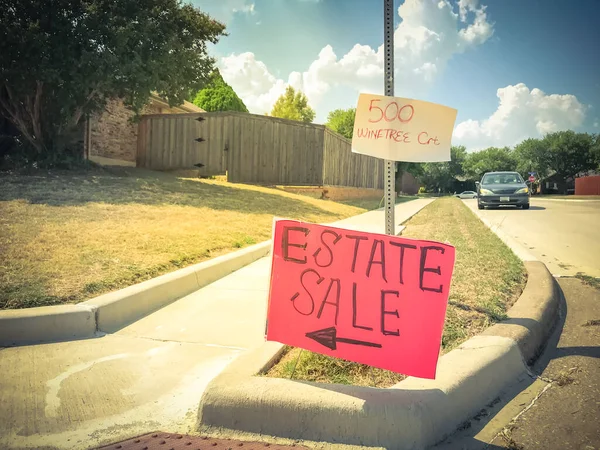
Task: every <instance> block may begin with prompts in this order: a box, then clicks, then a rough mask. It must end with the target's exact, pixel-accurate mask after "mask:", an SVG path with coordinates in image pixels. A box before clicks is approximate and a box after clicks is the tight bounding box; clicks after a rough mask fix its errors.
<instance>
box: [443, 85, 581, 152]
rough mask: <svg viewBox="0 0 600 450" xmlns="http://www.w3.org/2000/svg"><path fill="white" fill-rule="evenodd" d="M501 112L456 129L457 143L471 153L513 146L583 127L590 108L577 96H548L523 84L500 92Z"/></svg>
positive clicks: (455, 140)
mask: <svg viewBox="0 0 600 450" xmlns="http://www.w3.org/2000/svg"><path fill="white" fill-rule="evenodd" d="M497 96H498V98H499V100H500V103H499V105H498V109H497V110H496V111H495V112H494V113H493V114H492V115H491V116H490V117H488V118H487V119H485V120H482V121H478V120H465V121H464V122H461V123H459V124H458V125H457V126H456V128H455V129H454V137H453V140H452V141H453V143H454V144H463V145H465V146H466V147H467V149H468V150H469V151H472V150H480V149H482V148H487V147H492V146H505V145H508V146H512V145H515V144H517V143H519V142H520V141H522V140H523V139H526V138H528V137H541V136H543V135H544V134H545V133H551V132H554V131H559V130H564V129H574V128H577V127H579V126H581V125H582V124H583V121H584V119H585V114H586V110H587V107H586V105H584V104H582V103H580V102H579V100H578V99H577V97H575V96H574V95H558V94H551V95H547V94H545V93H544V92H542V91H541V90H540V89H537V88H534V89H531V90H529V88H528V87H527V86H525V84H523V83H519V84H517V85H514V86H512V85H511V86H506V87H504V88H500V89H498V91H497Z"/></svg>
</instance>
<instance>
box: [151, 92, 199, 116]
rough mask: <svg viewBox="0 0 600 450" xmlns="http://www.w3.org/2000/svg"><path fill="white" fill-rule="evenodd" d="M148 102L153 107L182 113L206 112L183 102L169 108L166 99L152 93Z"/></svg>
mask: <svg viewBox="0 0 600 450" xmlns="http://www.w3.org/2000/svg"><path fill="white" fill-rule="evenodd" d="M150 102H151V103H154V104H155V105H158V106H161V107H163V108H171V109H175V110H179V111H181V112H184V113H195V112H206V111H204V110H203V109H202V108H199V107H197V106H196V105H194V104H193V103H190V102H188V101H185V100H184V101H183V103H182V104H181V105H178V106H169V102H168V101H167V100H166V99H164V98H162V97H161V96H159V95H158V93H156V92H152V93H151V94H150Z"/></svg>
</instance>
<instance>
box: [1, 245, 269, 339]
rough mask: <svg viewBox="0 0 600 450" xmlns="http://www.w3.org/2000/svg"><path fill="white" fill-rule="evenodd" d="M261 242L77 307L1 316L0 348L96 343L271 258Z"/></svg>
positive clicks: (34, 309) (12, 312)
mask: <svg viewBox="0 0 600 450" xmlns="http://www.w3.org/2000/svg"><path fill="white" fill-rule="evenodd" d="M270 250H271V241H270V240H269V241H266V242H261V243H260V244H256V245H253V246H250V247H247V248H244V249H241V250H238V251H235V252H232V253H228V254H225V255H222V256H218V257H216V258H214V259H211V260H208V261H204V262H201V263H198V264H195V265H193V266H190V267H186V268H184V269H180V270H176V271H175V272H171V273H167V274H165V275H161V276H159V277H157V278H153V279H151V280H148V281H144V282H142V283H139V284H136V285H134V286H129V287H127V288H125V289H121V290H118V291H115V292H110V293H108V294H104V295H101V296H99V297H96V298H93V299H91V300H87V301H85V302H82V303H78V304H76V305H59V306H44V307H38V308H28V309H17V310H5V311H0V345H2V346H10V345H20V344H31V343H40V342H51V341H58V340H68V339H81V338H86V337H92V336H94V335H95V334H96V333H97V332H105V333H112V332H114V331H117V330H119V329H120V328H122V327H124V326H125V325H127V324H129V323H131V322H133V321H135V320H137V319H139V318H140V317H142V316H145V315H147V314H149V313H151V312H153V311H156V310H157V309H160V308H162V307H163V306H165V305H167V304H169V303H172V302H174V301H175V300H178V299H180V298H182V297H184V296H186V295H188V294H191V293H192V292H194V291H196V290H198V289H200V288H203V287H204V286H206V285H208V284H210V283H212V282H214V281H216V280H218V279H220V278H222V277H224V276H226V275H228V274H230V273H231V272H235V271H236V270H238V269H241V268H242V267H244V266H246V265H248V264H250V263H252V262H254V261H256V260H258V259H260V258H262V257H263V256H266V255H268V254H269V252H270Z"/></svg>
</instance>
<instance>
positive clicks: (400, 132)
mask: <svg viewBox="0 0 600 450" xmlns="http://www.w3.org/2000/svg"><path fill="white" fill-rule="evenodd" d="M456 114H457V110H456V109H453V108H449V107H447V106H442V105H438V104H436V103H429V102H424V101H421V100H413V99H410V98H400V97H386V96H383V95H373V94H360V96H359V97H358V106H357V107H356V119H355V121H354V134H353V136H352V151H353V152H354V153H362V154H364V155H369V156H375V157H377V158H381V159H389V160H392V161H410V162H436V161H450V146H451V142H450V141H451V139H452V131H453V129H454V122H455V121H456Z"/></svg>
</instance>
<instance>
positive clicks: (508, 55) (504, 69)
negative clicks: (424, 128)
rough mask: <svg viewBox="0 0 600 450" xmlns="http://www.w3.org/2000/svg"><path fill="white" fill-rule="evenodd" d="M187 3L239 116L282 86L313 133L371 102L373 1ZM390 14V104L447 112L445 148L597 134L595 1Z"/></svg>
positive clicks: (419, 0)
mask: <svg viewBox="0 0 600 450" xmlns="http://www.w3.org/2000/svg"><path fill="white" fill-rule="evenodd" d="M193 3H194V4H195V5H196V6H198V7H199V8H200V9H201V10H203V11H205V12H207V13H209V14H210V15H212V16H213V17H215V18H217V19H219V20H221V21H223V22H224V23H226V25H227V31H228V33H229V36H227V37H224V38H222V39H221V41H220V42H219V43H218V44H217V45H216V46H213V47H211V53H212V54H213V55H214V56H215V57H217V58H218V61H219V62H218V64H219V68H220V69H221V72H222V74H223V77H224V78H225V80H226V81H228V82H229V83H230V84H231V85H232V86H233V87H234V89H235V90H236V91H237V92H238V94H239V95H240V96H241V97H242V99H243V100H244V101H245V102H246V104H247V106H248V107H249V109H250V111H251V112H254V113H258V114H263V113H265V112H267V111H269V110H270V108H271V106H272V104H273V102H274V101H275V100H276V98H277V97H278V96H279V95H280V94H281V93H282V92H283V90H284V89H285V87H286V86H287V85H288V84H291V85H292V86H294V87H295V88H297V89H301V90H303V91H304V92H305V93H306V94H307V96H308V98H309V102H310V103H311V105H312V106H313V107H314V109H315V110H316V111H317V118H316V122H319V123H323V122H325V120H326V118H327V114H328V112H329V111H331V110H333V109H336V108H348V107H353V106H355V105H356V100H357V97H358V93H359V92H372V93H382V90H383V87H382V86H383V81H382V79H383V76H382V56H381V51H380V50H379V47H380V46H381V44H382V43H383V28H382V3H383V1H382V0H193ZM395 12H396V16H395V26H396V27H397V29H396V35H395V36H396V42H395V46H396V53H395V55H396V65H395V69H396V89H395V94H396V95H397V96H404V97H411V98H418V99H422V100H428V101H432V102H436V103H441V104H444V105H448V106H451V107H454V108H456V109H458V117H457V121H456V127H455V132H454V137H453V143H462V144H465V145H467V147H468V148H469V149H470V150H476V149H480V148H485V147H488V146H492V145H494V146H500V145H514V144H516V143H518V142H519V141H520V140H522V139H524V138H526V137H531V136H533V137H535V136H541V135H542V134H543V133H545V132H550V131H556V130H561V129H575V130H578V131H588V132H600V123H599V122H600V76H599V74H600V51H599V50H598V45H599V44H600V28H599V27H598V26H597V20H596V18H597V17H598V16H599V15H600V0H577V1H572V2H565V1H551V0H402V1H400V0H397V1H396V2H395ZM357 44H359V46H357Z"/></svg>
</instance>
